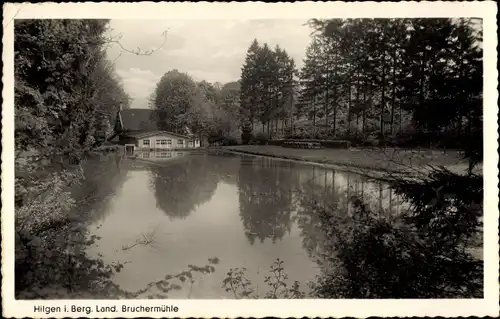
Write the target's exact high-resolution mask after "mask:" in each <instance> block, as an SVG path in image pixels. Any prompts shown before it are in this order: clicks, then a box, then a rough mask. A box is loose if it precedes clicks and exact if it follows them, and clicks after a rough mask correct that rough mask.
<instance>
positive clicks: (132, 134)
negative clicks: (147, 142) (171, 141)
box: [124, 130, 190, 139]
mask: <svg viewBox="0 0 500 319" xmlns="http://www.w3.org/2000/svg"><path fill="white" fill-rule="evenodd" d="M124 135H126V136H130V137H133V138H144V137H149V136H156V135H172V136H176V137H181V138H186V139H187V138H190V137H189V136H186V135H182V134H178V133H173V132H168V131H158V130H155V131H149V132H129V133H125V134H124Z"/></svg>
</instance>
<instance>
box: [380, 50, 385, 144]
mask: <svg viewBox="0 0 500 319" xmlns="http://www.w3.org/2000/svg"><path fill="white" fill-rule="evenodd" d="M384 111H385V51H384V52H383V55H382V99H381V101H380V138H381V139H382V140H383V139H384V135H385V130H384V113H385V112H384Z"/></svg>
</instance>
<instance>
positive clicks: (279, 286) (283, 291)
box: [222, 258, 305, 299]
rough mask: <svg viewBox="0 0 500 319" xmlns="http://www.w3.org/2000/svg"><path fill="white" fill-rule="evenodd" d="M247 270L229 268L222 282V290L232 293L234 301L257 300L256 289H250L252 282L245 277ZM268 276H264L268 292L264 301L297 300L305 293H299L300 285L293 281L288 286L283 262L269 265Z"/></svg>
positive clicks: (279, 261) (277, 260)
mask: <svg viewBox="0 0 500 319" xmlns="http://www.w3.org/2000/svg"><path fill="white" fill-rule="evenodd" d="M246 271H247V269H246V268H245V267H243V268H231V269H230V270H229V271H228V273H227V276H226V278H225V279H224V280H223V282H222V288H224V289H225V290H226V292H232V293H233V295H234V297H235V298H236V299H241V298H254V299H257V298H259V297H260V296H259V293H258V291H257V289H256V288H253V287H252V282H251V280H250V279H248V277H247V276H246ZM270 273H271V275H270V276H266V277H265V280H264V282H265V283H266V284H267V285H268V287H269V290H268V291H267V293H266V294H265V298H266V299H298V298H304V297H305V293H304V292H302V291H300V283H299V282H298V281H294V282H293V284H292V285H291V286H288V283H287V279H288V274H287V273H286V272H285V271H284V268H283V261H282V260H280V259H279V258H278V259H276V261H275V262H273V264H272V265H271V269H270Z"/></svg>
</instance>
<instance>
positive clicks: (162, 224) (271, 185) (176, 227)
mask: <svg viewBox="0 0 500 319" xmlns="http://www.w3.org/2000/svg"><path fill="white" fill-rule="evenodd" d="M108 165H109V164H108ZM107 171H108V172H109V173H106V174H109V175H110V176H106V180H107V181H109V182H110V183H111V184H110V185H108V186H109V187H108V188H110V190H112V191H111V192H110V195H108V196H107V197H106V200H105V199H103V201H104V202H105V203H106V204H102V203H101V204H100V205H99V207H97V206H96V207H95V208H94V209H95V212H94V214H93V216H94V217H93V220H92V221H91V224H90V226H89V231H90V235H96V236H99V237H100V240H98V241H97V242H96V243H95V244H94V245H93V246H91V247H90V248H89V249H88V250H87V252H88V254H89V257H95V258H101V259H102V260H103V261H104V262H105V263H109V264H110V263H113V262H121V263H125V264H124V267H123V268H122V269H121V271H120V272H119V273H117V274H116V275H115V276H114V277H113V282H114V283H116V284H118V285H119V286H120V287H121V288H122V289H125V290H127V291H137V290H139V289H142V288H144V287H145V286H146V285H147V284H148V283H150V282H154V281H157V280H161V279H162V278H164V276H165V275H166V274H174V273H178V272H181V271H183V270H185V269H186V268H187V266H188V265H201V266H203V265H205V264H206V262H207V259H208V258H212V257H217V258H219V259H220V262H219V263H218V264H217V265H215V272H213V273H210V274H199V275H197V278H196V281H195V283H194V284H185V285H182V287H181V289H179V290H174V291H172V292H170V293H169V295H168V297H169V298H233V295H232V293H230V292H226V291H224V289H223V288H222V281H223V279H224V278H225V276H226V273H227V271H228V270H229V269H230V268H236V267H245V268H247V270H248V272H247V276H248V277H249V279H250V280H252V282H253V284H254V286H258V287H261V288H262V292H264V291H265V290H266V289H265V287H264V286H265V283H264V277H265V276H267V275H269V267H270V265H271V264H272V263H273V261H275V260H276V259H277V258H279V259H281V260H283V261H284V266H285V270H286V272H287V273H288V275H289V278H290V279H291V280H292V281H293V280H298V281H300V282H302V283H306V282H308V281H309V280H313V279H314V277H315V276H316V275H317V274H318V272H319V268H318V266H317V263H316V261H315V260H316V259H315V258H316V254H315V251H316V249H318V243H319V242H320V241H321V238H322V235H321V231H320V229H319V228H318V224H319V221H318V217H317V216H315V214H314V211H313V210H311V209H310V208H309V209H308V207H311V204H312V203H317V204H318V205H325V206H326V205H329V204H331V203H337V204H340V205H345V207H346V209H345V211H346V213H349V205H350V204H349V202H350V201H352V200H353V199H355V198H356V197H360V198H362V200H363V201H364V202H365V203H368V204H369V205H371V206H372V207H378V208H380V209H381V210H382V211H384V212H385V213H387V214H397V213H398V212H399V210H400V209H401V205H400V202H401V200H400V199H398V198H396V196H395V195H394V194H393V193H392V191H391V190H390V189H389V188H388V187H386V186H385V185H383V184H381V183H378V182H374V181H368V180H366V179H364V178H362V177H361V176H359V175H355V174H349V173H345V172H339V171H334V170H333V169H330V168H323V167H318V166H313V165H309V164H301V163H296V162H290V161H282V160H277V159H270V158H263V157H252V156H240V155H234V154H224V155H220V154H219V155H213V154H207V153H198V154H196V153H190V152H184V153H182V152H160V153H153V152H152V153H143V154H139V156H138V158H137V159H135V160H133V159H125V158H121V157H119V156H117V157H116V160H115V161H114V164H113V167H112V168H110V169H109V170H107ZM111 175H112V176H111ZM259 290H260V289H259ZM148 293H152V292H148ZM148 293H145V294H144V295H143V296H142V297H147V296H148Z"/></svg>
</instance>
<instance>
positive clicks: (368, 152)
mask: <svg viewBox="0 0 500 319" xmlns="http://www.w3.org/2000/svg"><path fill="white" fill-rule="evenodd" d="M222 149H224V150H226V151H230V152H235V153H240V154H249V155H259V156H269V157H275V158H282V159H288V160H295V161H302V162H308V163H312V164H325V165H332V166H337V167H339V168H340V169H343V170H348V171H357V172H359V171H362V170H370V171H377V172H389V173H405V172H411V171H418V172H424V171H425V170H427V169H428V168H429V166H436V167H438V166H444V167H446V168H447V169H449V170H451V171H453V172H455V173H464V172H465V171H466V170H467V167H468V163H467V161H464V160H463V159H461V157H460V154H459V152H458V151H447V152H446V153H445V152H443V151H435V150H401V149H394V148H386V149H378V148H350V149H329V148H323V149H314V150H311V149H298V148H286V147H281V146H272V145H238V146H225V147H222ZM478 171H479V172H481V171H482V167H479V168H478Z"/></svg>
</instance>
